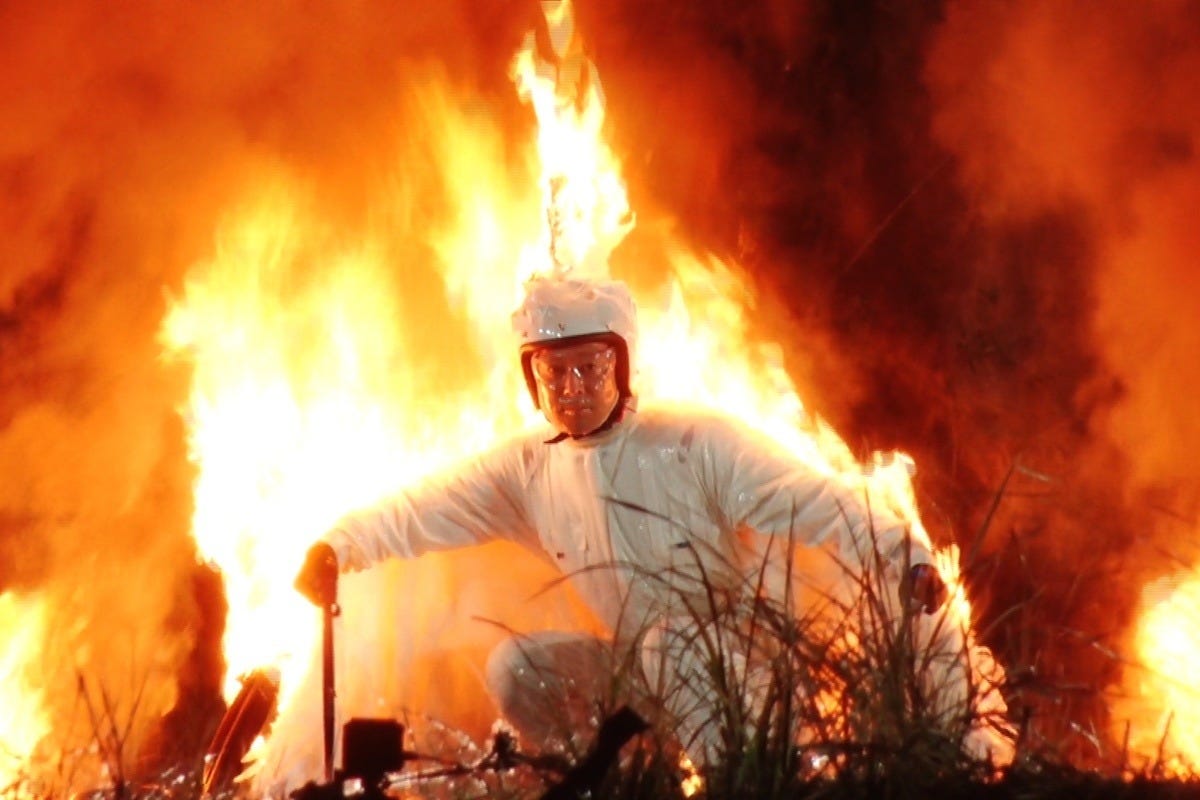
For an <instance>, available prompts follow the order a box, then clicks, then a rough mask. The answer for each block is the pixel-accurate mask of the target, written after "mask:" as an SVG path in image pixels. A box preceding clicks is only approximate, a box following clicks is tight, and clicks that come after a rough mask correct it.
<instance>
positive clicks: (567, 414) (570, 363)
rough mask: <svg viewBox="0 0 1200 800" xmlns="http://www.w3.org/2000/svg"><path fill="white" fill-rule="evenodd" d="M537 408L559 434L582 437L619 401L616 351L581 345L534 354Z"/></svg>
mask: <svg viewBox="0 0 1200 800" xmlns="http://www.w3.org/2000/svg"><path fill="white" fill-rule="evenodd" d="M530 366H531V367H532V368H533V377H534V381H535V382H536V383H537V392H538V405H540V406H541V409H542V413H543V414H545V415H546V419H547V420H548V421H549V422H550V424H551V425H553V426H554V427H555V428H556V429H558V431H559V432H560V433H568V434H570V435H571V436H585V435H587V434H589V433H591V432H592V431H594V430H596V429H597V428H599V427H600V426H601V425H603V424H604V422H605V421H606V420H607V419H608V417H609V415H610V414H612V412H613V409H614V408H616V406H617V401H618V400H619V399H620V397H621V393H620V390H619V389H618V387H617V350H616V348H614V347H613V346H612V345H610V344H607V343H605V342H584V343H581V344H572V345H565V346H559V347H546V348H543V349H541V350H538V351H536V352H535V353H534V354H533V357H532V358H531V359H530Z"/></svg>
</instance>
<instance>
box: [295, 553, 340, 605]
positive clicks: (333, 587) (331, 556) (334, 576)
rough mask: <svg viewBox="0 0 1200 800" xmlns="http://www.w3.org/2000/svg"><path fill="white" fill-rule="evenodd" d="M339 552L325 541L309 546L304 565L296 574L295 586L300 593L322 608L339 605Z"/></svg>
mask: <svg viewBox="0 0 1200 800" xmlns="http://www.w3.org/2000/svg"><path fill="white" fill-rule="evenodd" d="M337 582H338V561H337V553H335V552H333V548H332V547H330V546H329V545H328V544H326V543H325V542H317V543H316V544H314V545H313V546H312V547H310V548H308V555H307V556H305V558H304V566H302V567H301V568H300V572H299V573H298V574H297V575H296V582H295V584H294V585H295V587H296V590H297V591H298V592H300V594H302V595H304V596H305V597H307V598H308V599H309V600H310V601H312V603H313V604H315V605H318V606H320V607H322V608H328V607H330V606H334V605H337Z"/></svg>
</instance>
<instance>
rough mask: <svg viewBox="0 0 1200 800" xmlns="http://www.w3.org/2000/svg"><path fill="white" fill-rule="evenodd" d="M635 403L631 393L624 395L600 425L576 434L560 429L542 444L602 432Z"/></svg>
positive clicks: (584, 437) (619, 419) (614, 423)
mask: <svg viewBox="0 0 1200 800" xmlns="http://www.w3.org/2000/svg"><path fill="white" fill-rule="evenodd" d="M635 405H636V403H634V402H633V395H625V396H624V397H622V398H620V399H619V400H617V404H616V405H615V406H613V410H612V412H611V413H610V414H609V415H608V419H606V420H604V422H602V423H600V427H598V428H596V429H595V430H594V431H588V432H587V433H581V434H579V435H578V436H576V435H575V434H573V433H567V432H566V431H561V432H559V433H558V435H556V436H552V437H550V438H549V439H547V440H546V441H545V442H543V444H558V443H559V442H561V441H562V440H563V439H586V438H588V437H589V436H598V435H599V434H601V433H604V432H605V431H606V430H609V429H610V428H612V426H613V425H616V424H617V423H618V422H620V421H621V419H622V418H623V417H624V416H625V412H626V411H627V410H630V409H631V408H632V407H633V406H635Z"/></svg>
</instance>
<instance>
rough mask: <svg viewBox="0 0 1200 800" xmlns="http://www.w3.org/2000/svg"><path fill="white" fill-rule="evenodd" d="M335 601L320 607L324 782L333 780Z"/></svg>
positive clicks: (336, 608) (336, 610)
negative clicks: (321, 618)
mask: <svg viewBox="0 0 1200 800" xmlns="http://www.w3.org/2000/svg"><path fill="white" fill-rule="evenodd" d="M338 611H339V609H338V606H337V603H330V604H328V605H326V606H324V607H323V608H322V609H321V612H322V617H323V620H322V623H323V624H322V629H321V701H322V707H321V713H322V722H323V731H324V735H325V782H326V783H329V782H331V781H332V780H333V716H334V699H335V698H336V697H337V690H336V688H335V687H336V684H335V683H334V680H333V618H334V617H336V616H337V615H338Z"/></svg>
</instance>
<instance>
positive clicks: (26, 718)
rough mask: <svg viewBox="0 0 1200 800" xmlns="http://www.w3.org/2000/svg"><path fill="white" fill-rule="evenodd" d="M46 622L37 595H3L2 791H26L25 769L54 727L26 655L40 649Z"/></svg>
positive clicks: (0, 663) (0, 662)
mask: <svg viewBox="0 0 1200 800" xmlns="http://www.w3.org/2000/svg"><path fill="white" fill-rule="evenodd" d="M44 626H45V616H44V609H43V608H42V603H41V602H40V601H39V600H38V599H37V598H21V597H18V596H16V595H15V594H13V593H11V592H6V593H4V594H0V631H4V635H5V639H6V641H5V642H4V650H3V651H2V652H0V708H3V709H4V713H3V714H2V715H0V794H7V793H8V791H9V787H17V789H16V791H17V796H18V797H20V796H24V795H23V792H22V791H21V790H20V780H21V778H23V777H26V776H24V775H23V774H22V770H23V769H24V768H25V767H26V766H27V762H28V760H29V757H30V756H31V755H32V754H33V751H34V748H35V747H36V746H37V744H38V742H40V741H41V739H42V737H43V736H45V735H46V734H47V733H49V731H50V723H49V720H48V719H47V717H46V714H45V711H44V710H43V708H42V698H41V693H40V691H39V689H38V687H37V685H36V682H35V681H34V680H33V679H32V678H33V676H32V675H31V674H30V673H31V667H30V664H29V663H28V662H27V660H26V659H27V658H28V656H29V654H30V653H35V652H37V649H38V645H39V644H40V643H41V641H42V638H43V635H44V630H43V628H44Z"/></svg>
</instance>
